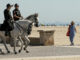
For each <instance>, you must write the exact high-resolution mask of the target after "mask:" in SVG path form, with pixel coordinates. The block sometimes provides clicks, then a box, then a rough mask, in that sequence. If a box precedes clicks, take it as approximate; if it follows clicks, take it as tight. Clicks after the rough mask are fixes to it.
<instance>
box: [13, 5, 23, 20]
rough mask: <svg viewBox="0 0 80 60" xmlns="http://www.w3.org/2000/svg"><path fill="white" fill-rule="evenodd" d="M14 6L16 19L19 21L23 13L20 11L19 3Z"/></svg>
mask: <svg viewBox="0 0 80 60" xmlns="http://www.w3.org/2000/svg"><path fill="white" fill-rule="evenodd" d="M14 7H15V9H14V10H13V18H14V21H18V20H20V19H21V18H23V17H22V16H21V13H20V10H19V5H18V4H15V6H14Z"/></svg>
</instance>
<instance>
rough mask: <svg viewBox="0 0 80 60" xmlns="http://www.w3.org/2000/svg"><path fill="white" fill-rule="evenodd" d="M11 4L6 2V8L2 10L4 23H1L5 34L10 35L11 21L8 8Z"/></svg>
mask: <svg viewBox="0 0 80 60" xmlns="http://www.w3.org/2000/svg"><path fill="white" fill-rule="evenodd" d="M12 6H13V5H10V4H7V5H6V9H5V10H4V18H5V20H4V23H3V25H2V27H3V28H4V30H5V35H6V36H9V37H11V33H10V31H11V30H13V23H12V20H13V19H12V16H11V12H10V9H11V7H12Z"/></svg>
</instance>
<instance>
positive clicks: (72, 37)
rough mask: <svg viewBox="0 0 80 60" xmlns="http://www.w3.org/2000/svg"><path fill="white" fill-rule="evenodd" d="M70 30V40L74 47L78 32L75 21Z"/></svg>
mask: <svg viewBox="0 0 80 60" xmlns="http://www.w3.org/2000/svg"><path fill="white" fill-rule="evenodd" d="M69 29H70V36H69V38H70V42H71V46H72V45H74V41H73V40H74V37H75V32H76V28H75V23H74V22H73V21H72V22H71V25H70V27H69Z"/></svg>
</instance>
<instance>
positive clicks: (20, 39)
mask: <svg viewBox="0 0 80 60" xmlns="http://www.w3.org/2000/svg"><path fill="white" fill-rule="evenodd" d="M18 39H19V41H20V42H21V48H20V50H19V53H20V52H21V51H22V48H23V41H22V38H21V36H19V37H18Z"/></svg>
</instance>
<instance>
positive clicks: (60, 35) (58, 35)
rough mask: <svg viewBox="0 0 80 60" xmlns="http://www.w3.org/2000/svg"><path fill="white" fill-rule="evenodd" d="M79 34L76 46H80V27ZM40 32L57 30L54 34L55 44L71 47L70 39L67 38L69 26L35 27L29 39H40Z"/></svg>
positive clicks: (76, 37) (78, 28)
mask: <svg viewBox="0 0 80 60" xmlns="http://www.w3.org/2000/svg"><path fill="white" fill-rule="evenodd" d="M76 29H77V32H76V35H75V38H74V43H75V45H78V46H79V45H80V26H77V27H76ZM38 30H55V33H54V36H53V37H54V43H55V45H56V46H60V45H65V46H66V45H70V41H69V37H68V36H66V33H67V30H68V26H40V27H38V28H37V27H33V29H32V33H31V35H30V36H29V37H39V32H37V31H38Z"/></svg>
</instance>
